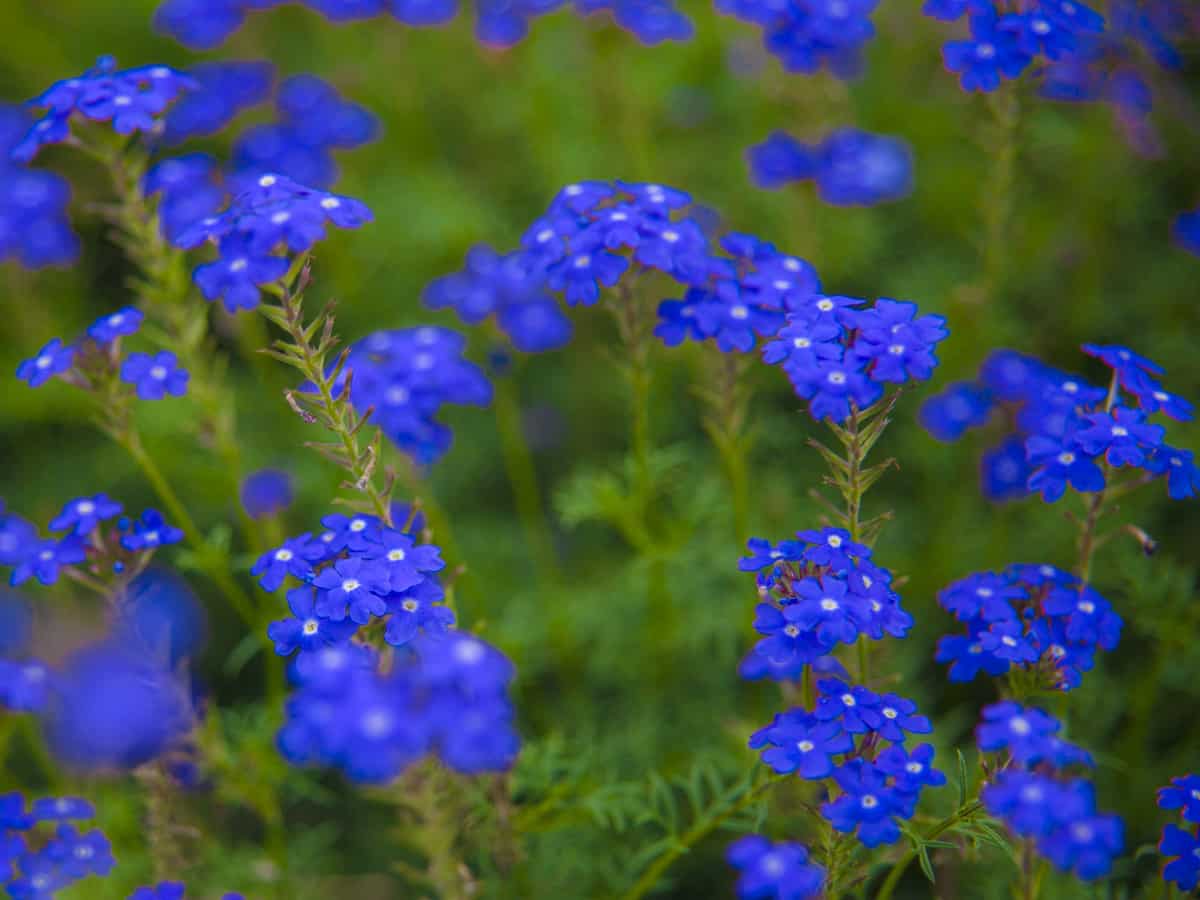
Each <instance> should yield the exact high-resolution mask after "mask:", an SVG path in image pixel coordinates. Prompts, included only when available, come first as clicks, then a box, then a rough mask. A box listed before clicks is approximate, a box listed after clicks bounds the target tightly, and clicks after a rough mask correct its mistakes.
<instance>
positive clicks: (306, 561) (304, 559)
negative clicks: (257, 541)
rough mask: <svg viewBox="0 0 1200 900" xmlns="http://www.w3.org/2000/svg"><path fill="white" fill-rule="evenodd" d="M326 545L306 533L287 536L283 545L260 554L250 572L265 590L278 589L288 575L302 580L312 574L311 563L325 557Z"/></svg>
mask: <svg viewBox="0 0 1200 900" xmlns="http://www.w3.org/2000/svg"><path fill="white" fill-rule="evenodd" d="M327 547H328V544H321V543H318V542H314V541H313V540H312V535H310V534H307V533H306V534H302V535H300V536H299V537H294V538H288V539H287V540H286V541H285V542H284V544H283V546H281V547H277V548H275V549H274V550H268V551H267V552H266V553H264V554H263V555H262V556H260V557H259V558H258V560H257V562H255V563H254V566H253V567H252V568H251V569H250V574H251V575H256V576H258V578H259V584H260V585H262V588H263V590H265V591H274V590H278V588H279V586H280V585H281V584H283V581H284V579H285V578H287V576H288V575H291V576H292V577H293V578H298V579H300V580H301V581H304V580H305V579H307V578H308V577H309V576H310V575H311V574H312V571H313V563H314V562H315V561H316V560H321V559H324V558H325V556H326V553H327Z"/></svg>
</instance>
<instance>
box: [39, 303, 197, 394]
mask: <svg viewBox="0 0 1200 900" xmlns="http://www.w3.org/2000/svg"><path fill="white" fill-rule="evenodd" d="M143 319H144V316H143V315H142V313H141V311H140V310H138V309H135V308H134V307H132V306H127V307H125V308H124V309H119V310H117V311H116V312H114V313H108V314H107V315H103V316H101V317H100V318H99V319H97V320H96V321H95V322H93V323H92V324H91V325H89V326H88V329H87V331H86V332H85V333H84V335H82V336H81V337H79V338H78V339H77V340H75V341H74V342H72V343H70V344H64V343H63V341H62V339H61V338H54V339H52V340H51V341H50V342H49V343H47V344H46V345H45V346H44V347H42V349H41V350H39V351H38V352H37V354H36V355H34V356H32V357H30V358H29V359H26V360H23V361H22V362H21V364H20V365H19V366H17V377H18V378H20V379H21V380H22V381H24V382H25V383H26V384H28V385H29V386H30V387H41V386H42V385H43V384H45V383H46V382H47V381H49V380H50V379H51V378H55V377H61V378H62V379H63V380H64V381H66V382H68V383H69V384H72V385H74V386H75V387H79V388H82V389H83V390H86V391H92V392H101V391H106V390H111V389H112V388H113V386H114V383H115V382H119V383H121V384H125V385H127V386H128V388H130V389H132V392H133V393H134V394H135V395H136V396H137V397H138V399H140V400H162V399H163V398H164V397H166V396H167V395H168V394H169V395H171V396H173V397H182V396H183V395H184V394H186V393H187V385H188V378H189V375H188V371H187V370H186V369H184V368H182V367H181V366H180V365H179V361H178V359H176V357H175V354H174V353H172V352H170V351H169V350H160V351H159V352H158V353H155V354H153V355H152V354H149V353H142V352H140V351H135V352H133V353H129V354H128V355H123V354H122V345H121V339H122V338H124V337H128V336H129V335H132V334H136V333H137V331H138V329H140V328H141V325H142V320H143Z"/></svg>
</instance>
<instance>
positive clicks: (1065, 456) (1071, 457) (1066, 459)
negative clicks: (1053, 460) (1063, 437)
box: [1058, 450, 1075, 466]
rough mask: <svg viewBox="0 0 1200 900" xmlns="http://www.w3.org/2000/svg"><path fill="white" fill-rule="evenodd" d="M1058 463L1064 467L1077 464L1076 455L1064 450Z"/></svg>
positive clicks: (1059, 456)
mask: <svg viewBox="0 0 1200 900" xmlns="http://www.w3.org/2000/svg"><path fill="white" fill-rule="evenodd" d="M1058 461H1059V462H1060V463H1062V464H1063V465H1064V466H1069V465H1071V463H1073V462H1075V454H1074V453H1072V452H1071V451H1070V450H1064V451H1063V452H1062V453H1060V454H1058Z"/></svg>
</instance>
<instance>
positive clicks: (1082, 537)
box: [1077, 372, 1118, 591]
mask: <svg viewBox="0 0 1200 900" xmlns="http://www.w3.org/2000/svg"><path fill="white" fill-rule="evenodd" d="M1117 390H1118V383H1117V374H1116V372H1114V373H1113V376H1112V379H1111V380H1110V381H1109V384H1108V396H1107V398H1106V399H1105V401H1104V411H1105V412H1111V410H1112V408H1113V406H1114V405H1115V404H1116V402H1117ZM1104 469H1105V473H1104V474H1105V479H1104V487H1103V488H1101V489H1100V490H1099V491H1097V492H1096V493H1094V494H1092V495H1091V496H1090V497H1089V498H1088V501H1087V514H1086V515H1085V517H1084V520H1083V522H1082V523H1081V524H1080V529H1079V540H1078V545H1079V567H1078V571H1077V574H1078V575H1079V585H1080V587H1079V589H1080V591H1083V589H1084V588H1086V587H1087V586H1088V583H1089V582H1090V580H1091V577H1092V561H1093V559H1094V557H1095V555H1096V530H1097V525H1098V524H1099V522H1100V517H1101V516H1102V515H1103V514H1104V505H1105V502H1106V500H1107V495H1108V477H1109V474H1110V473H1109V472H1108V465H1107V463H1105V464H1104Z"/></svg>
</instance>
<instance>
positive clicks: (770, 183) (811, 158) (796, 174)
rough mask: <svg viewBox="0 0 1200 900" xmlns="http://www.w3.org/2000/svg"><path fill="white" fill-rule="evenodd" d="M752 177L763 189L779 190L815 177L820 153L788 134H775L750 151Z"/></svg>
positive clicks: (747, 155)
mask: <svg viewBox="0 0 1200 900" xmlns="http://www.w3.org/2000/svg"><path fill="white" fill-rule="evenodd" d="M746 161H747V163H748V164H749V166H750V178H751V180H752V181H753V182H754V183H755V184H756V185H758V186H759V187H760V188H765V189H766V190H777V189H779V188H781V187H783V186H784V185H786V184H790V183H792V182H793V181H805V180H807V179H810V178H815V177H816V175H817V169H818V160H817V154H816V153H815V152H814V151H813V150H812V149H811V148H810V147H808V146H807V145H806V144H804V143H802V142H801V141H798V140H797V139H796V138H794V137H792V136H791V135H790V134H788V133H787V132H784V131H773V132H771V134H770V135H768V137H767V139H766V140H765V141H763V142H762V143H761V144H755V145H754V146H752V147H750V148H749V149H748V150H747V151H746Z"/></svg>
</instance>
